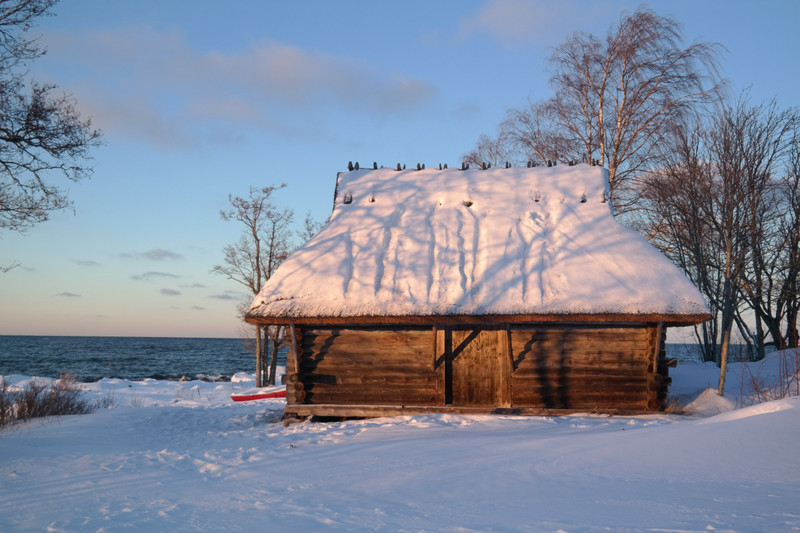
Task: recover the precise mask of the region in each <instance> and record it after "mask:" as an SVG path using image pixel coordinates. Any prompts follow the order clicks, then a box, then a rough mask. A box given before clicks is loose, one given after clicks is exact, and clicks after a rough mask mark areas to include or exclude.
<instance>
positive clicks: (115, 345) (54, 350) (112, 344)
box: [0, 335, 285, 381]
mask: <svg viewBox="0 0 800 533" xmlns="http://www.w3.org/2000/svg"><path fill="white" fill-rule="evenodd" d="M280 359H281V357H279V361H280ZM284 360H285V356H284ZM236 372H248V373H251V374H252V373H255V356H254V355H253V353H252V352H250V351H248V349H247V348H246V347H245V344H244V341H242V340H241V339H196V338H166V337H38V336H17V335H0V375H9V374H22V375H27V376H40V377H52V378H57V377H59V376H60V375H61V374H65V373H69V374H71V375H74V376H77V378H78V379H79V380H81V381H95V380H98V379H100V378H104V377H108V378H123V379H131V380H141V379H146V378H153V379H181V378H186V379H210V380H225V379H229V378H230V377H231V376H232V375H233V374H235V373H236Z"/></svg>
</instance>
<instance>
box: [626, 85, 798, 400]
mask: <svg viewBox="0 0 800 533" xmlns="http://www.w3.org/2000/svg"><path fill="white" fill-rule="evenodd" d="M796 128H797V116H796V113H795V112H794V111H791V110H789V111H779V110H778V109H777V107H776V106H775V104H774V102H773V103H770V104H767V105H751V104H750V103H749V101H748V99H747V98H746V97H745V96H743V97H741V98H740V99H739V100H738V101H737V102H736V103H734V104H732V105H724V106H722V107H721V108H720V109H719V110H718V111H717V113H715V114H714V116H713V117H712V118H711V120H709V121H708V123H705V124H696V125H695V126H693V127H691V128H690V127H684V128H678V130H677V131H676V132H675V135H674V136H673V140H674V141H677V142H673V143H672V144H671V145H669V146H668V147H667V150H666V151H665V160H664V164H663V166H662V167H661V168H660V169H659V171H658V172H657V173H656V172H653V173H651V174H650V176H649V177H648V179H647V180H645V181H644V187H642V189H641V191H642V194H643V198H645V199H646V200H647V201H648V203H649V206H650V207H651V209H652V211H651V214H652V218H651V225H650V234H651V236H652V239H651V242H653V243H654V244H656V245H657V246H659V248H661V249H662V251H664V253H666V254H667V255H668V256H670V257H671V258H672V259H673V261H675V262H676V264H678V265H679V266H681V268H683V269H684V271H685V272H686V273H687V274H688V275H689V277H690V278H692V280H693V281H694V282H695V284H696V285H697V286H698V287H699V288H700V290H701V291H702V292H703V293H704V295H705V296H706V298H707V300H708V302H709V305H710V307H711V309H712V313H713V315H714V316H715V320H714V323H713V327H714V334H713V336H711V338H708V337H706V338H704V340H705V341H706V343H707V344H709V345H710V346H712V347H714V355H715V356H716V355H717V352H716V343H717V338H716V337H717V334H718V335H719V339H718V340H719V351H718V357H715V360H717V361H718V362H719V365H720V383H719V393H720V394H723V393H724V388H725V376H726V365H727V361H728V353H729V347H730V343H731V334H732V331H733V327H734V325H736V326H737V327H738V328H739V331H740V332H741V333H742V336H743V338H744V339H745V340H746V341H747V342H748V344H750V345H751V346H753V349H754V350H755V351H756V356H757V357H763V345H764V340H765V338H766V337H767V336H768V335H772V337H773V339H774V341H776V342H780V338H781V334H780V326H779V324H780V323H781V321H782V320H784V319H786V318H787V317H788V316H789V315H788V314H787V313H786V310H785V309H786V307H780V306H778V307H776V306H775V305H774V304H775V302H776V301H777V302H780V301H782V300H781V298H783V299H784V300H783V301H784V302H790V301H792V300H791V298H794V299H795V300H796V298H797V295H796V292H795V293H794V294H787V293H785V292H784V293H783V296H782V297H780V294H781V291H783V287H789V288H790V291H789V292H791V288H792V287H796V274H794V273H793V271H792V270H791V268H785V267H787V266H788V265H790V264H792V262H793V260H794V259H793V256H796V255H797V252H796V247H795V248H790V247H788V246H786V244H787V243H788V244H789V246H791V238H792V230H791V229H789V228H790V227H791V226H790V224H791V222H789V224H787V221H790V220H791V217H792V215H791V208H790V206H791V201H789V202H787V201H786V198H789V199H790V198H791V183H792V181H791V180H784V183H785V184H786V186H788V188H787V187H786V186H784V188H783V189H782V188H781V180H780V179H779V178H780V175H781V171H782V169H781V163H782V162H783V161H785V159H786V158H785V156H786V154H787V153H789V151H788V147H789V146H790V143H789V142H788V140H789V139H791V138H792V132H793V131H796ZM785 213H788V215H787V214H785ZM792 276H795V277H794V281H793V280H792V279H791V278H792ZM787 277H788V278H789V279H788V280H787ZM784 280H786V281H788V284H787V283H786V282H784ZM792 283H794V284H795V285H792ZM778 286H780V287H781V289H780V290H778V291H776V287H778ZM787 298H788V300H787ZM744 310H750V311H752V312H753V314H754V322H753V323H754V326H755V332H751V331H750V327H749V325H748V323H749V320H748V319H747V317H745V316H743V311H744ZM764 325H766V326H767V330H765V329H764ZM776 325H778V327H777V328H776V327H775V326H776ZM703 327H704V328H707V327H708V326H707V325H704V326H703ZM705 331H708V329H706V330H705ZM706 355H708V353H707V352H706Z"/></svg>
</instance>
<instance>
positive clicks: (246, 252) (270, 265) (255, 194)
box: [212, 183, 294, 387]
mask: <svg viewBox="0 0 800 533" xmlns="http://www.w3.org/2000/svg"><path fill="white" fill-rule="evenodd" d="M284 187H286V184H285V183H284V184H281V185H280V186H277V187H275V186H270V187H262V188H260V189H259V188H257V187H251V188H250V194H249V195H248V196H247V197H246V198H245V197H241V196H232V195H231V196H229V197H228V201H229V202H230V204H231V208H230V209H228V210H224V211H221V212H220V216H221V217H222V219H223V220H226V221H230V220H233V221H236V222H240V223H242V224H243V225H244V228H243V230H242V235H241V237H240V238H239V240H238V241H237V242H236V243H235V244H231V245H228V246H226V247H225V248H224V249H223V254H224V264H223V265H215V266H214V268H213V269H212V271H213V272H216V273H218V274H222V275H224V276H226V277H227V278H228V279H231V280H233V281H235V282H237V283H240V284H242V285H244V286H245V287H247V288H248V290H249V292H250V294H251V295H252V296H253V297H255V295H257V294H258V292H259V291H260V290H261V287H262V286H263V285H264V283H266V282H267V280H268V279H269V278H270V277H272V274H273V273H274V272H275V270H276V269H277V268H278V266H279V265H280V264H281V263H282V262H283V261H284V260H285V259H286V257H287V256H288V255H289V252H290V250H291V246H292V245H291V233H290V231H289V228H290V225H291V223H292V220H293V218H294V212H293V211H292V210H291V209H279V208H278V207H276V205H275V204H274V203H273V199H272V197H273V194H275V192H276V191H278V190H280V189H283V188H284ZM251 300H252V298H251ZM247 307H249V305H248V306H245V307H244V312H246V311H247ZM255 340H256V347H255V351H256V386H257V387H262V386H264V382H265V380H264V368H265V365H264V360H263V354H264V352H265V351H266V352H267V356H268V357H270V355H271V357H272V361H273V363H272V364H269V365H268V368H269V375H268V376H267V379H266V382H267V383H273V384H274V382H275V366H276V365H277V355H278V347H279V346H280V343H281V342H282V333H281V332H280V331H279V330H278V329H277V328H262V327H260V326H256V327H255ZM267 340H271V341H272V350H267V349H266V348H267V342H266V341H267Z"/></svg>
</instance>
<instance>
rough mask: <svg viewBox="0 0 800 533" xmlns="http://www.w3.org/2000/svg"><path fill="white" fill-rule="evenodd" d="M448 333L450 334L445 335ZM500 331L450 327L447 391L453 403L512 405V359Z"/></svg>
mask: <svg viewBox="0 0 800 533" xmlns="http://www.w3.org/2000/svg"><path fill="white" fill-rule="evenodd" d="M448 336H450V335H448ZM504 338H505V331H503V330H480V329H467V330H453V331H452V337H451V339H452V340H451V344H450V362H451V365H452V366H451V372H448V374H449V378H450V380H451V387H450V392H451V396H452V404H453V405H463V406H484V407H485V406H495V407H510V405H511V388H510V376H511V361H510V358H509V357H508V354H507V353H506V350H505V343H504V342H503V340H504Z"/></svg>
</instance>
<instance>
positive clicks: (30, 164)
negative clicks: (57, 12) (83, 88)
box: [0, 0, 101, 231]
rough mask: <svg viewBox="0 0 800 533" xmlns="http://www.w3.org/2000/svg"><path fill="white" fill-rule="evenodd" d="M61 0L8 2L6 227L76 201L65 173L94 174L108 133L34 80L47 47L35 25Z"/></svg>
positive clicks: (0, 125) (2, 138) (1, 67)
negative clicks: (31, 67)
mask: <svg viewBox="0 0 800 533" xmlns="http://www.w3.org/2000/svg"><path fill="white" fill-rule="evenodd" d="M55 3H56V0H8V1H3V2H0V230H10V231H24V230H25V229H27V228H29V227H31V226H34V225H35V224H38V223H40V222H44V221H46V220H47V219H48V218H49V215H50V213H52V212H53V211H57V210H61V209H64V208H66V207H69V206H70V205H71V204H70V201H69V198H68V197H67V191H66V190H65V189H64V188H63V186H61V185H59V180H60V179H66V180H67V181H78V180H81V179H83V178H86V177H88V176H90V175H91V173H92V169H91V167H89V166H88V165H87V164H86V161H87V160H88V159H90V151H91V149H92V148H95V147H97V146H99V145H100V143H101V133H100V131H99V130H96V129H94V128H93V127H92V124H91V121H90V120H86V119H83V118H81V116H80V114H79V113H78V111H77V110H76V109H75V102H74V100H73V99H72V98H71V97H70V96H68V95H65V94H61V93H58V92H57V88H56V86H55V85H51V84H40V83H36V82H30V81H28V79H27V77H28V64H29V63H30V62H31V61H33V60H35V59H37V58H39V57H41V56H42V55H43V54H44V53H45V50H44V49H43V48H41V47H40V45H39V43H38V42H37V40H36V39H33V38H30V34H29V33H28V31H29V30H30V29H31V28H32V27H33V26H34V25H35V24H36V21H37V19H39V17H43V16H47V15H48V14H50V9H51V8H52V7H53V5H55Z"/></svg>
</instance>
